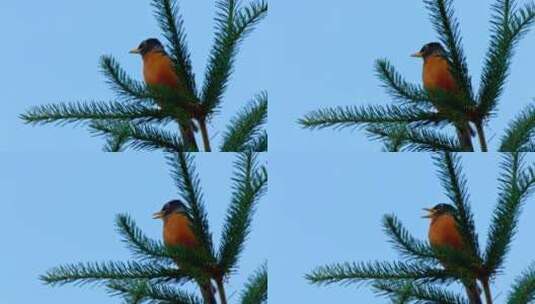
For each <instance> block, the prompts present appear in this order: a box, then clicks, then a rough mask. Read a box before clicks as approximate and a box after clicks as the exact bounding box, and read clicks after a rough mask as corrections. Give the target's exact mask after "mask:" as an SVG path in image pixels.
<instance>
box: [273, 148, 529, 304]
mask: <svg viewBox="0 0 535 304" xmlns="http://www.w3.org/2000/svg"><path fill="white" fill-rule="evenodd" d="M270 157H271V161H270V170H271V175H270V178H271V179H270V188H269V189H270V190H269V191H270V192H269V199H268V200H269V203H270V206H271V205H274V208H268V213H269V214H268V215H267V217H268V219H270V221H269V222H270V223H276V225H275V226H276V227H273V224H271V226H270V227H273V228H272V229H271V230H273V232H272V233H271V243H272V246H271V247H272V248H277V249H272V250H271V251H270V255H269V266H270V273H269V274H270V277H269V279H270V303H314V304H316V303H317V304H320V303H336V304H338V303H340V304H342V303H373V304H376V303H388V302H387V301H385V300H384V299H378V298H377V297H376V296H375V295H374V294H373V293H372V292H371V291H370V290H369V289H368V288H367V287H366V286H361V288H359V287H358V286H357V285H349V286H345V287H343V286H339V285H331V286H329V287H317V286H314V285H310V284H308V282H306V281H305V280H304V275H305V274H306V273H310V272H311V271H312V270H313V269H314V268H316V267H317V266H320V265H325V264H331V263H335V262H361V261H375V260H380V261H394V260H399V259H400V256H399V255H398V253H397V251H396V250H394V249H393V248H392V246H391V244H390V243H389V242H388V239H387V237H386V236H385V234H384V232H383V228H382V219H383V216H384V215H385V214H396V215H397V216H398V217H399V219H400V220H401V221H402V223H403V224H404V225H405V227H406V228H407V229H408V230H409V231H410V232H411V234H412V235H413V236H414V237H416V238H419V239H422V240H427V229H428V226H429V222H428V220H427V219H423V218H421V216H422V215H424V212H423V211H422V208H424V207H432V206H434V205H436V204H438V203H448V200H447V197H446V196H445V195H443V189H442V186H441V185H440V182H439V179H438V177H437V175H436V170H435V167H434V165H433V161H432V159H431V157H430V156H429V155H428V154H423V153H422V154H420V153H414V154H403V155H395V154H370V153H362V154H360V155H355V154H354V153H331V154H326V153H320V152H314V153H309V154H297V153H289V154H281V153H271V156H270ZM527 161H528V163H530V164H534V161H535V156H530V157H528V159H527ZM463 163H464V166H463V167H464V172H465V173H466V176H467V178H468V186H469V193H470V195H471V197H472V199H471V202H472V210H473V212H474V214H475V223H476V227H477V229H478V233H479V238H480V245H481V246H482V248H485V244H486V243H485V241H486V237H487V230H488V227H489V224H490V220H491V215H492V211H493V210H494V207H495V205H496V202H497V195H498V192H497V185H498V183H497V177H498V173H499V172H500V171H499V170H498V166H499V163H500V157H499V155H497V154H489V155H464V156H463ZM534 216H535V196H533V195H532V196H531V197H530V199H529V200H527V202H526V205H525V208H524V212H523V213H522V215H521V217H520V224H519V226H518V227H519V232H518V234H517V235H516V237H515V239H514V241H513V243H512V246H511V250H510V254H509V255H508V256H507V258H506V263H505V269H504V272H503V274H502V275H501V276H499V278H498V280H497V281H496V282H495V284H493V286H492V288H493V291H494V297H495V298H496V301H495V303H505V299H506V297H507V293H508V292H509V289H510V286H511V284H512V282H513V280H514V279H515V278H516V277H517V276H518V275H520V273H521V272H522V271H524V270H526V268H527V267H528V266H529V265H530V264H531V263H534V262H535V256H534V254H533V248H534V247H533V231H534V229H535V223H534V222H533V217H534Z"/></svg>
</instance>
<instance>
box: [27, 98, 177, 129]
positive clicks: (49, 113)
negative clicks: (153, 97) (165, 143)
mask: <svg viewBox="0 0 535 304" xmlns="http://www.w3.org/2000/svg"><path fill="white" fill-rule="evenodd" d="M20 118H21V119H22V120H24V121H25V122H26V123H28V124H34V125H35V124H56V125H62V126H63V125H66V124H69V123H76V124H82V123H84V122H90V121H93V120H130V121H139V122H149V121H165V120H167V119H168V118H169V117H168V115H166V114H165V113H163V112H162V111H160V110H159V109H156V108H154V107H146V106H143V105H139V104H137V105H136V104H131V105H124V104H122V103H118V102H109V103H105V102H77V103H64V104H49V105H41V106H36V107H33V108H31V109H30V110H28V111H27V112H26V113H25V114H22V115H20Z"/></svg>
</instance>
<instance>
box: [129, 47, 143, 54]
mask: <svg viewBox="0 0 535 304" xmlns="http://www.w3.org/2000/svg"><path fill="white" fill-rule="evenodd" d="M129 53H130V54H141V50H140V49H138V48H135V49H131V50H130V52H129Z"/></svg>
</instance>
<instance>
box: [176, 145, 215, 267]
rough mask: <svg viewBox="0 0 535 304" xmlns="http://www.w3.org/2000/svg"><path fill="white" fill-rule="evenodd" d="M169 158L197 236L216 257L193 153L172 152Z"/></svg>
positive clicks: (207, 250)
mask: <svg viewBox="0 0 535 304" xmlns="http://www.w3.org/2000/svg"><path fill="white" fill-rule="evenodd" d="M167 160H168V163H169V165H171V168H172V176H173V178H174V180H175V181H176V185H177V188H178V192H179V195H180V196H181V197H183V198H184V199H185V201H186V203H187V205H188V207H189V209H190V210H189V211H190V213H191V217H192V229H193V231H194V232H195V236H196V237H197V239H198V240H199V241H200V243H201V244H202V246H203V248H204V250H206V254H207V255H209V256H210V257H214V247H213V242H212V234H211V233H210V226H209V224H208V215H207V212H206V208H205V206H204V202H203V194H202V191H201V186H200V180H199V176H198V175H197V173H196V169H195V164H194V162H193V161H194V159H193V155H192V154H188V153H183V152H180V153H172V154H169V155H168V157H167ZM214 261H215V258H214Z"/></svg>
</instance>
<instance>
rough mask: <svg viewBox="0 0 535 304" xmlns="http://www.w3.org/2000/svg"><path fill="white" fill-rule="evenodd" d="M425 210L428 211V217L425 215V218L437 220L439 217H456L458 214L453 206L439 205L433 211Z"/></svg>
mask: <svg viewBox="0 0 535 304" xmlns="http://www.w3.org/2000/svg"><path fill="white" fill-rule="evenodd" d="M424 210H425V211H427V215H425V216H424V218H435V217H437V216H441V215H445V214H450V215H453V216H455V214H457V209H455V207H453V206H452V205H448V204H438V205H436V206H435V207H433V208H431V209H428V208H426V209H424Z"/></svg>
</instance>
